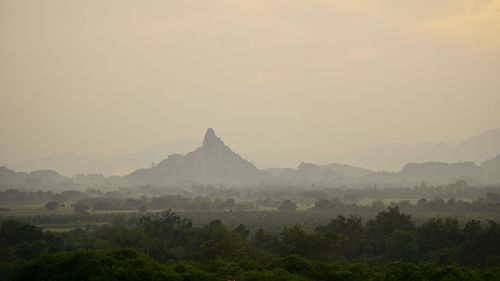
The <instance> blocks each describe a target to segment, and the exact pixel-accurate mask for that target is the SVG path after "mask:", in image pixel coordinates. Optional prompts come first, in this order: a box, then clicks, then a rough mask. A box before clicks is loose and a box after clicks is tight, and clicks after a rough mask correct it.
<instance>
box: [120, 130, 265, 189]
mask: <svg viewBox="0 0 500 281" xmlns="http://www.w3.org/2000/svg"><path fill="white" fill-rule="evenodd" d="M270 178H271V176H270V175H269V174H268V173H266V172H264V171H262V170H259V169H258V168H257V167H255V166H254V165H253V164H252V163H250V162H249V161H247V160H245V159H243V158H242V157H241V156H239V155H238V154H236V153H234V152H233V151H232V150H231V149H230V148H229V147H228V146H227V145H225V144H224V142H223V141H222V140H221V139H220V138H219V137H217V136H216V135H215V132H214V130H213V129H211V128H209V129H208V130H207V131H206V133H205V138H204V139H203V145H202V146H201V147H199V148H197V149H196V150H194V151H192V152H189V153H187V154H186V155H185V156H183V155H180V154H174V155H170V156H169V157H168V158H167V159H165V160H163V161H161V162H159V163H158V164H157V165H156V166H154V167H151V168H147V169H140V170H137V171H135V172H133V173H131V174H129V175H127V176H125V177H123V178H122V180H125V181H126V182H127V183H129V184H132V185H139V184H153V185H159V186H162V185H174V184H217V185H219V184H224V185H250V184H251V185H255V184H259V183H260V182H262V181H264V180H268V179H270Z"/></svg>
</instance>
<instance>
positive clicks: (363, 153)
mask: <svg viewBox="0 0 500 281" xmlns="http://www.w3.org/2000/svg"><path fill="white" fill-rule="evenodd" d="M498 153H500V128H498V129H493V130H489V131H486V132H483V133H481V134H479V135H477V136H475V137H472V138H470V139H468V140H466V141H464V142H461V143H458V144H448V143H443V142H436V143H433V142H425V143H416V144H382V145H378V146H374V147H371V148H366V149H359V150H353V151H349V152H345V153H338V154H332V155H328V156H325V157H321V158H319V159H317V162H321V163H331V162H340V163H347V164H350V165H354V166H359V167H365V168H368V169H373V170H385V171H399V170H400V169H401V167H403V166H404V165H406V164H407V163H411V162H426V161H434V162H464V161H473V162H475V163H476V164H480V163H481V162H482V161H484V160H485V159H488V158H491V157H493V156H495V155H497V154H498Z"/></svg>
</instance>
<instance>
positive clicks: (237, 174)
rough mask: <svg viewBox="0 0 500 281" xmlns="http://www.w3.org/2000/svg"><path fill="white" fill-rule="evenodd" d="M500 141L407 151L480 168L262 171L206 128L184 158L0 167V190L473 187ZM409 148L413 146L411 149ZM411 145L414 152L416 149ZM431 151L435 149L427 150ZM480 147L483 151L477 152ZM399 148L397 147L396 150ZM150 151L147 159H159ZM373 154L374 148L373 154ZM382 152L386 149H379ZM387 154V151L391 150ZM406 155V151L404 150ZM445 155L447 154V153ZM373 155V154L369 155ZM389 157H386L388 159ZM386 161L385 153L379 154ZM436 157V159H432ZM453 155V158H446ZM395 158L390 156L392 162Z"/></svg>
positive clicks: (498, 166) (497, 174) (497, 179)
mask: <svg viewBox="0 0 500 281" xmlns="http://www.w3.org/2000/svg"><path fill="white" fill-rule="evenodd" d="M497 138H500V130H493V131H489V132H487V133H485V134H482V135H480V136H478V137H475V138H472V139H470V140H469V141H467V142H464V143H462V144H460V145H456V146H450V145H437V146H432V145H428V144H426V145H420V146H418V145H417V146H415V147H417V148H419V149H414V150H412V149H409V152H408V153H407V154H405V155H417V154H412V153H410V152H411V151H413V152H415V151H420V152H421V153H422V154H418V155H425V153H430V151H436V153H438V152H439V151H440V153H443V154H440V155H441V156H443V155H445V154H446V153H451V152H450V151H455V153H457V155H458V154H459V155H463V156H459V155H458V156H454V157H456V158H458V159H462V157H465V155H472V154H471V153H473V152H474V151H475V150H476V149H477V151H478V152H477V153H478V154H477V155H482V154H492V156H494V155H497V156H495V157H492V156H489V157H485V158H484V159H488V160H485V161H484V162H482V164H481V165H477V164H476V163H474V162H472V161H450V162H444V161H428V159H427V160H426V161H414V162H411V161H410V162H408V163H405V164H404V166H402V167H403V168H402V169H401V170H400V171H397V172H387V171H380V170H379V171H375V170H369V169H365V168H359V167H355V166H351V165H345V164H340V163H334V164H327V165H317V164H313V163H305V162H302V163H300V165H298V167H297V168H295V169H294V168H285V169H282V168H273V169H266V170H260V169H258V168H257V167H256V166H255V165H253V164H252V163H251V162H249V161H247V160H245V159H243V158H242V157H241V156H240V155H238V154H237V153H235V152H233V151H232V150H231V149H230V148H229V147H228V146H227V145H225V144H224V142H223V141H222V140H221V139H220V138H219V137H217V136H216V135H215V132H214V130H213V129H210V128H209V129H207V131H206V133H205V137H204V139H203V142H202V145H201V146H199V147H198V148H196V149H194V150H193V151H191V152H189V153H187V154H185V155H182V154H171V155H170V156H168V158H166V159H164V160H161V161H160V162H158V164H156V165H153V166H150V165H149V163H146V164H144V165H143V166H144V167H148V166H149V168H142V169H139V170H136V171H134V172H132V173H130V174H128V175H125V176H113V177H108V178H106V177H104V176H102V175H99V174H85V175H83V174H79V175H75V176H73V177H65V176H62V175H60V174H58V173H57V172H54V171H51V170H41V171H34V172H29V173H27V172H15V171H13V170H9V169H7V168H5V167H0V189H8V188H25V189H46V190H48V189H52V190H61V189H64V188H66V189H67V188H76V189H84V188H89V187H91V188H101V189H106V188H113V187H123V186H127V187H138V186H143V185H153V186H157V187H162V186H176V187H182V186H191V185H209V184H210V185H215V186H218V185H226V186H279V185H281V186H291V185H294V186H311V185H317V186H325V187H339V186H342V187H366V186H373V185H378V186H381V187H384V186H399V187H405V186H406V187H407V186H414V185H418V184H421V183H423V182H425V183H427V184H432V185H446V184H449V183H453V182H457V181H460V180H465V181H466V182H468V183H469V184H471V185H491V184H500V155H499V154H498V151H500V148H499V149H498V151H497V152H495V153H493V152H492V151H494V147H495V146H496V145H497V143H496V140H497ZM409 147H411V146H409ZM415 147H414V148H415ZM431 147H433V148H432V149H431ZM480 147H482V148H480ZM399 149H401V147H400V148H398V150H396V151H399ZM154 151H155V150H153V151H152V152H151V155H150V157H155V158H160V157H161V154H162V153H163V152H158V153H159V155H154V154H155V153H154ZM374 151H375V150H374ZM380 151H385V150H379V152H377V153H380ZM389 151H390V149H389ZM402 151H404V150H402ZM445 152H446V153H445ZM373 155H376V153H375V154H373ZM389 156H390V155H389ZM438 156H439V155H438ZM380 157H381V159H382V160H383V159H385V158H384V155H380ZM436 157H437V156H436ZM450 157H451V156H450ZM393 159H394V158H393Z"/></svg>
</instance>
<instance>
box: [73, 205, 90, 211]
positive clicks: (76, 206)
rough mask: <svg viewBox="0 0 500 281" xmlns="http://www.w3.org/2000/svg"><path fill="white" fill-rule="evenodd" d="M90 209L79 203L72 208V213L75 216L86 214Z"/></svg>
mask: <svg viewBox="0 0 500 281" xmlns="http://www.w3.org/2000/svg"><path fill="white" fill-rule="evenodd" d="M89 209H90V207H89V206H87V205H84V204H81V203H77V204H75V206H74V207H73V212H74V213H75V214H86V213H87V212H88V211H89Z"/></svg>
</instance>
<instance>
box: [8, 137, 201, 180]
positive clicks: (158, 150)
mask: <svg viewBox="0 0 500 281" xmlns="http://www.w3.org/2000/svg"><path fill="white" fill-rule="evenodd" d="M199 145H200V142H199V141H194V140H180V141H176V142H173V143H171V144H158V145H152V146H149V147H146V148H145V149H143V150H141V151H138V152H134V153H128V154H122V155H114V156H101V157H94V156H87V155H79V154H74V153H63V154H56V155H51V156H47V157H40V158H34V159H28V160H24V161H21V162H17V163H13V164H12V165H10V166H11V167H12V168H14V169H16V170H23V171H32V170H38V169H52V170H56V171H59V172H60V173H62V174H64V175H67V176H72V175H74V174H79V173H99V174H104V175H108V176H111V175H126V174H128V173H130V172H131V171H134V170H136V169H139V168H142V167H147V166H149V165H151V163H157V162H158V161H161V160H162V159H163V158H165V157H166V156H168V155H171V154H174V153H181V154H184V153H187V152H189V151H192V150H193V149H195V148H196V147H198V146H199Z"/></svg>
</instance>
